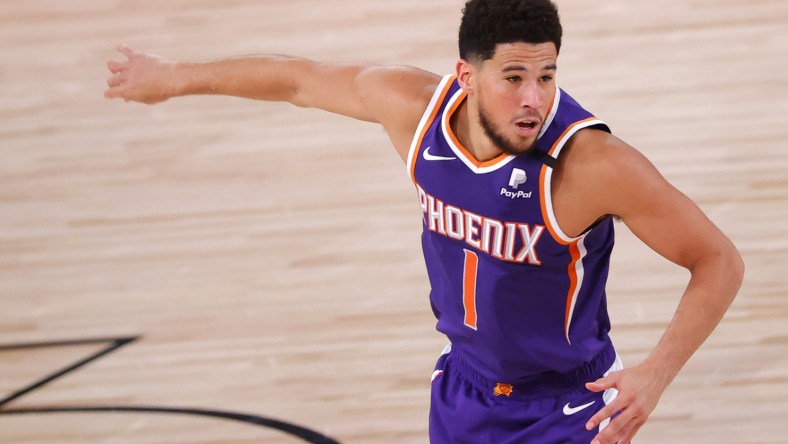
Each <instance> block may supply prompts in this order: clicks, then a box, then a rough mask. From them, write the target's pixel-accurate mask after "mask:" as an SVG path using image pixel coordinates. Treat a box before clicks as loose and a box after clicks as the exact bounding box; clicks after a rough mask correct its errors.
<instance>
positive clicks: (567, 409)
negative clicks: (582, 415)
mask: <svg viewBox="0 0 788 444" xmlns="http://www.w3.org/2000/svg"><path fill="white" fill-rule="evenodd" d="M595 402H596V401H591V402H589V403H588V404H583V405H579V406H577V407H569V403H568V402H567V403H566V405H565V406H564V415H566V416H570V415H574V414H575V413H577V412H579V411H580V410H583V409H586V408H588V407H591V405H592V404H593V403H595Z"/></svg>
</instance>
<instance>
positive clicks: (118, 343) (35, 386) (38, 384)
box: [0, 336, 140, 409]
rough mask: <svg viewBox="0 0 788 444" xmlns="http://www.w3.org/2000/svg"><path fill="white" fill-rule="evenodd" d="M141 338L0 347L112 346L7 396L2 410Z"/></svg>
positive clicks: (0, 348) (1, 403)
mask: <svg viewBox="0 0 788 444" xmlns="http://www.w3.org/2000/svg"><path fill="white" fill-rule="evenodd" d="M139 338H140V337H139V336H130V337H124V338H98V339H77V340H72V341H50V342H32V343H28V344H11V345H0V351H9V350H22V349H29V348H50V347H62V346H75V345H93V344H106V343H109V344H110V345H109V346H108V347H107V348H105V349H103V350H100V351H99V352H97V353H94V354H92V355H90V356H88V357H87V358H85V359H83V360H81V361H79V362H77V363H75V364H72V365H70V366H68V367H66V368H64V369H62V370H60V371H58V372H56V373H53V374H51V375H49V376H47V377H45V378H44V379H41V380H39V381H37V382H34V383H33V384H31V385H29V386H27V387H25V388H23V389H21V390H19V391H16V392H14V393H12V394H11V395H10V396H7V397H5V398H3V399H0V409H2V408H3V406H5V405H6V404H8V403H9V402H11V401H13V400H15V399H17V398H20V397H22V396H24V395H26V394H28V393H30V392H32V391H33V390H36V389H38V388H41V387H43V386H44V385H46V384H49V383H50V382H52V381H54V380H55V379H57V378H60V377H61V376H63V375H65V374H67V373H71V372H73V371H74V370H76V369H78V368H80V367H82V366H84V365H86V364H89V363H91V362H93V361H95V360H96V359H98V358H100V357H102V356H104V355H106V354H108V353H112V352H113V351H115V350H117V349H119V348H121V347H123V346H124V345H126V344H130V343H132V342H134V341H136V340H137V339H139Z"/></svg>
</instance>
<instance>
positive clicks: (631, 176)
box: [590, 132, 744, 385]
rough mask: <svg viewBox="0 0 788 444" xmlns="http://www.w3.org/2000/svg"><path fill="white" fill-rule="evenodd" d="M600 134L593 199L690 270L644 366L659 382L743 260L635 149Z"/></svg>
mask: <svg viewBox="0 0 788 444" xmlns="http://www.w3.org/2000/svg"><path fill="white" fill-rule="evenodd" d="M590 136H591V137H597V138H600V140H598V142H597V143H602V144H603V145H605V148H603V149H602V153H603V156H602V158H603V159H604V160H605V161H606V162H605V164H604V165H601V163H600V165H598V167H599V168H601V173H600V181H601V186H603V187H604V190H605V192H603V193H598V196H597V199H598V200H599V201H598V204H599V206H600V209H601V211H603V214H616V215H618V216H620V217H621V219H622V220H623V221H624V223H626V225H627V226H628V227H629V229H630V230H631V231H632V232H633V233H634V234H635V235H636V236H637V237H638V238H639V239H640V240H642V241H643V242H644V243H645V244H646V245H648V246H649V247H650V248H651V249H653V250H654V251H656V252H657V253H659V254H660V255H662V256H663V257H665V258H667V259H668V260H670V261H671V262H674V263H676V264H678V265H681V266H682V267H684V268H686V269H687V270H689V272H690V273H691V278H690V281H689V284H688V285H687V288H686V290H685V291H684V294H683V296H682V298H681V301H680V302H679V305H678V308H677V309H676V312H675V315H674V317H673V319H672V321H671V322H670V324H669V326H668V327H667V329H666V331H665V333H664V334H663V336H662V338H661V340H660V341H659V343H658V344H657V346H656V347H655V348H654V349H653V351H652V352H651V354H650V355H649V356H648V358H647V359H646V361H645V362H644V364H646V365H649V366H653V368H655V369H659V372H658V373H660V374H661V375H663V377H664V378H665V380H664V382H665V384H666V385H667V384H669V383H670V381H672V380H673V378H674V377H675V376H676V374H677V373H678V372H679V370H680V369H681V368H682V367H683V366H684V364H685V363H686V361H687V360H688V359H689V358H690V356H691V355H692V354H693V353H694V352H695V351H696V350H697V349H698V347H700V345H701V344H702V343H703V342H704V341H705V340H706V338H707V337H708V336H709V335H710V334H711V332H712V330H714V328H715V327H716V326H717V324H718V323H719V322H720V320H721V319H722V316H723V315H724V313H725V311H726V310H727V309H728V306H729V305H730V304H731V302H732V301H733V299H734V297H735V296H736V293H737V292H738V290H739V287H740V285H741V281H742V278H743V273H744V264H743V262H742V259H741V256H740V255H739V252H738V251H737V250H736V247H735V246H734V245H733V243H732V242H731V241H730V240H729V239H728V238H727V237H726V236H725V235H724V234H723V233H722V232H721V231H720V230H719V229H718V228H717V227H716V226H715V225H714V224H713V223H712V222H711V221H710V220H709V219H708V218H707V217H706V216H705V215H704V214H703V212H702V211H701V210H700V209H699V208H698V207H697V205H695V204H694V203H693V202H692V201H691V200H690V199H689V198H688V197H687V196H685V195H684V194H682V193H681V192H679V191H678V190H677V189H676V188H674V187H673V186H672V185H670V184H669V183H668V182H667V181H666V180H665V179H664V178H663V177H662V175H660V173H659V172H658V171H657V169H656V168H655V167H654V166H653V165H652V164H651V163H650V162H649V161H648V160H647V159H646V158H645V157H644V156H643V155H641V154H640V153H639V152H638V151H636V150H635V149H634V148H632V147H630V146H628V145H627V144H625V143H624V142H622V141H621V140H619V139H617V138H615V137H614V136H612V135H609V134H605V133H602V132H595V134H591V135H590Z"/></svg>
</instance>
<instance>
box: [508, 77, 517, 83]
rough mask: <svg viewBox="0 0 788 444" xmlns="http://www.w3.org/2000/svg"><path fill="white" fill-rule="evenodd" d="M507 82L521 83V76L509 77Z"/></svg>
mask: <svg viewBox="0 0 788 444" xmlns="http://www.w3.org/2000/svg"><path fill="white" fill-rule="evenodd" d="M506 80H507V81H509V82H512V83H514V82H519V81H520V76H511V77H507V78H506Z"/></svg>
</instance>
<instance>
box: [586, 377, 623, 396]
mask: <svg viewBox="0 0 788 444" xmlns="http://www.w3.org/2000/svg"><path fill="white" fill-rule="evenodd" d="M617 382H618V378H617V377H616V376H614V374H610V375H608V376H605V377H604V378H599V379H597V380H596V381H594V382H587V383H586V388H587V389H588V390H591V391H592V392H601V391H603V390H607V389H609V388H613V387H615V385H616V383H617Z"/></svg>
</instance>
